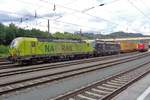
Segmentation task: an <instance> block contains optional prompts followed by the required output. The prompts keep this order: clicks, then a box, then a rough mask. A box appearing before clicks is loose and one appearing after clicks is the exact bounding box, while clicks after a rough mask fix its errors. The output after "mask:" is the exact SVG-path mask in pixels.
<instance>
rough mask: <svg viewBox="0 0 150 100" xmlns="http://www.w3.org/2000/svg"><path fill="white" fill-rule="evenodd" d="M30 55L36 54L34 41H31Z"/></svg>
mask: <svg viewBox="0 0 150 100" xmlns="http://www.w3.org/2000/svg"><path fill="white" fill-rule="evenodd" d="M30 49H31V55H36V42H35V41H31V48H30Z"/></svg>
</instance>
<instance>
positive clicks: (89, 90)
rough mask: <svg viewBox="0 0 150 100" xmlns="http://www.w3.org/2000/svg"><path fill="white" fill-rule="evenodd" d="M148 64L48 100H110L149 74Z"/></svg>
mask: <svg viewBox="0 0 150 100" xmlns="http://www.w3.org/2000/svg"><path fill="white" fill-rule="evenodd" d="M149 65H150V62H147V63H144V64H142V65H139V66H137V67H136V68H133V69H131V70H126V71H123V72H121V73H119V74H117V75H114V76H111V77H109V78H106V79H104V80H101V81H99V82H95V83H93V84H90V85H88V86H85V87H83V88H80V89H77V90H75V91H73V92H69V93H66V94H63V95H60V96H58V97H56V98H53V99H50V100H111V99H112V98H113V97H114V96H116V95H117V94H119V93H120V92H121V91H123V90H125V89H126V88H127V87H129V86H130V85H131V84H133V83H134V82H136V81H137V80H139V79H140V78H142V77H144V76H145V75H146V74H148V73H150V66H149Z"/></svg>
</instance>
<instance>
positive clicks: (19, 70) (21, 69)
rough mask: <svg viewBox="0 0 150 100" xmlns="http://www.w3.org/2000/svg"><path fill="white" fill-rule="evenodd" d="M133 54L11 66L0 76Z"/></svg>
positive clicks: (0, 73) (0, 72)
mask: <svg viewBox="0 0 150 100" xmlns="http://www.w3.org/2000/svg"><path fill="white" fill-rule="evenodd" d="M134 54H136V53H133V54H121V55H113V56H106V57H98V58H90V59H83V60H77V61H69V62H62V63H54V64H44V65H33V66H28V67H19V68H13V67H11V68H13V69H4V70H0V77H4V76H10V75H17V74H23V73H29V72H35V71H41V70H49V69H54V68H59V67H61V68H62V67H69V66H71V65H78V64H83V63H90V62H97V61H103V60H108V59H113V58H116V57H122V56H126V57H127V56H129V55H130V56H131V55H134ZM137 55H141V54H137ZM135 56H136V55H135ZM14 65H15V64H14ZM16 66H17V65H16Z"/></svg>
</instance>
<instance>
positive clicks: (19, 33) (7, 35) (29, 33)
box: [0, 23, 81, 45]
mask: <svg viewBox="0 0 150 100" xmlns="http://www.w3.org/2000/svg"><path fill="white" fill-rule="evenodd" d="M16 37H39V38H40V37H42V38H55V39H58V38H61V39H62V38H63V39H81V37H80V35H77V34H72V33H68V32H64V33H60V32H56V33H54V34H52V35H51V34H48V32H44V31H40V30H38V29H31V30H29V29H22V28H18V27H16V26H15V25H14V24H10V25H9V26H5V25H3V24H1V23H0V45H9V44H10V43H11V41H12V40H13V39H14V38H16Z"/></svg>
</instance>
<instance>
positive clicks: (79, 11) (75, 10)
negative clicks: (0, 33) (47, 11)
mask: <svg viewBox="0 0 150 100" xmlns="http://www.w3.org/2000/svg"><path fill="white" fill-rule="evenodd" d="M17 1H19V2H22V3H27V4H30V5H33V4H32V3H29V2H26V1H22V0H17ZM40 1H42V2H45V3H47V4H51V5H53V3H50V2H48V1H45V0H40ZM55 6H57V7H61V8H65V9H68V10H72V11H74V12H78V13H82V14H85V15H88V16H91V17H94V18H96V19H99V20H100V21H106V22H108V23H111V24H114V25H119V24H117V23H115V22H112V21H110V20H107V19H104V18H101V17H99V16H94V15H91V14H88V13H83V12H82V11H81V10H77V9H73V8H69V7H65V6H63V5H59V4H56V3H55ZM44 7H45V6H44ZM46 8H48V7H46Z"/></svg>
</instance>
